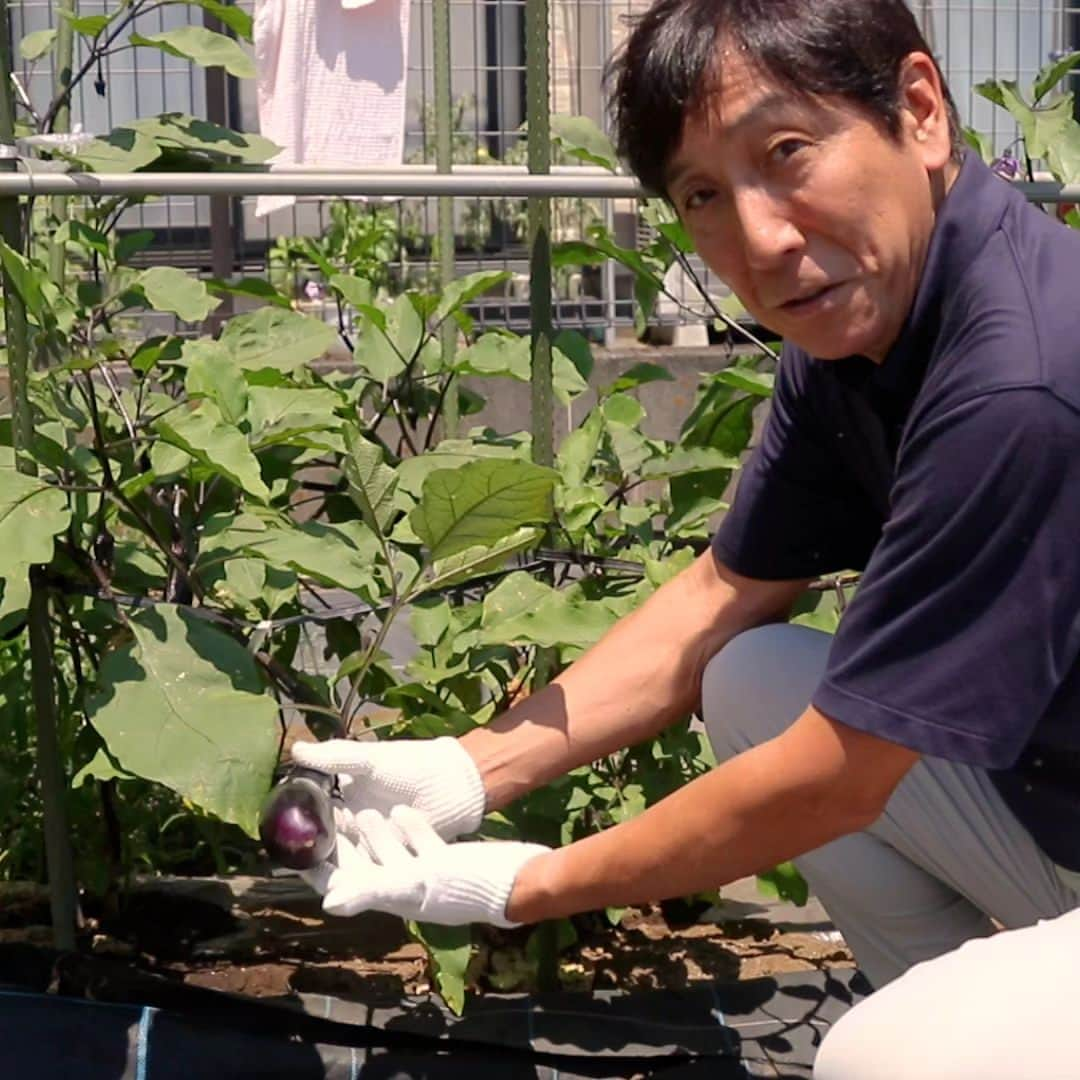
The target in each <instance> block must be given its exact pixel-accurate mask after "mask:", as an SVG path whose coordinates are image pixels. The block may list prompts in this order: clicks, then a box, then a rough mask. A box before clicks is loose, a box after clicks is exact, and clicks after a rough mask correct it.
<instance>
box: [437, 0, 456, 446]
mask: <svg viewBox="0 0 1080 1080" xmlns="http://www.w3.org/2000/svg"><path fill="white" fill-rule="evenodd" d="M432 22H433V26H432V30H433V35H432V36H433V38H434V50H435V169H436V171H437V172H440V173H449V172H450V171H451V168H452V165H453V134H454V133H453V125H454V111H453V103H452V100H451V95H450V0H435V5H434V7H433V9H432ZM438 249H439V252H438V254H439V282H440V284H441V285H442V287H443V288H444V289H445V288H446V286H447V285H449V284H450V282H451V281H453V280H454V274H455V272H456V271H455V265H454V199H453V196H450V195H440V196H439V239H438ZM440 344H441V346H442V362H443V366H444V367H446V366H448V365H449V364H450V363H452V361H453V359H454V353H455V351H456V348H457V328H456V326H455V324H454V320H453V319H447V320H446V322H444V323H443V325H442V327H441V329H440ZM459 422H460V416H459V409H458V385H457V379H456V378H453V377H451V379H450V385H449V386H448V387H447V390H446V397H445V400H444V401H443V410H442V425H443V434H444V435H445V437H446V438H448V439H453V438H456V437H457V433H458V425H459Z"/></svg>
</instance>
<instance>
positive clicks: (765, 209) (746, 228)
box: [735, 188, 803, 270]
mask: <svg viewBox="0 0 1080 1080" xmlns="http://www.w3.org/2000/svg"><path fill="white" fill-rule="evenodd" d="M735 211H736V214H737V215H738V219H739V231H740V234H741V237H742V246H743V255H744V258H745V259H746V262H747V265H748V266H749V267H750V268H751V269H753V270H767V269H771V268H772V267H774V266H775V265H776V264H777V262H779V261H782V260H783V259H784V258H785V257H786V256H788V255H790V254H792V253H793V252H797V251H799V250H801V249H802V246H803V234H802V232H800V230H799V228H798V226H796V225H795V223H794V222H793V221H792V220H791V216H790V214H789V213H788V210H787V207H786V206H785V205H784V204H783V203H782V202H780V201H778V200H777V199H775V198H773V197H772V196H771V195H770V194H769V193H768V192H766V191H761V190H760V189H757V188H747V189H744V190H742V191H740V192H738V193H737V194H736V197H735Z"/></svg>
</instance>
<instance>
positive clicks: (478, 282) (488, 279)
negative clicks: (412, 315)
mask: <svg viewBox="0 0 1080 1080" xmlns="http://www.w3.org/2000/svg"><path fill="white" fill-rule="evenodd" d="M511 276H512V275H511V273H510V271H509V270H480V271H478V272H477V273H475V274H468V275H467V276H465V277H463V278H458V279H457V281H451V282H450V284H449V285H447V286H446V288H445V289H443V294H442V296H441V297H440V298H439V305H438V307H436V308H435V314H434V315H433V316H432V317H433V318H434V320H435V321H436V322H442V321H443V320H444V319H446V318H448V317H449V316H450V315H452V314H453V313H454V312H455V311H457V310H458V309H459V308H462V307H464V306H465V305H466V304H467V303H469V301H470V300H475V299H476V298H477V297H478V296H482V295H483V294H484V293H486V292H488V291H489V290H491V289H494V288H495V286H496V285H501V284H502V283H503V282H504V281H509V280H510V277H511Z"/></svg>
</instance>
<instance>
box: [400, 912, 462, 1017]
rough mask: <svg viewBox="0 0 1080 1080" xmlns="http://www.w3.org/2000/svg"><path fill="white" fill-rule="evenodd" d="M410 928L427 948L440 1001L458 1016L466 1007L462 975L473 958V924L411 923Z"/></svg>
mask: <svg viewBox="0 0 1080 1080" xmlns="http://www.w3.org/2000/svg"><path fill="white" fill-rule="evenodd" d="M409 928H410V929H411V930H412V933H413V936H414V937H416V938H418V939H419V940H420V941H421V943H422V944H423V945H424V947H425V948H426V949H427V951H428V956H429V957H430V958H431V966H432V969H433V970H434V972H435V981H436V982H437V983H438V984H439V993H441V994H442V997H443V1000H444V1001H445V1002H446V1004H447V1006H448V1007H449V1008H450V1010H451V1011H452V1012H454V1013H456V1014H457V1015H458V1016H460V1015H461V1013H462V1011H463V1010H464V1008H465V987H466V979H465V976H466V972H467V971H468V967H469V960H470V958H471V957H472V927H471V926H438V925H436V924H435V923H416V922H412V923H409Z"/></svg>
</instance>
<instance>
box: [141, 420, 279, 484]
mask: <svg viewBox="0 0 1080 1080" xmlns="http://www.w3.org/2000/svg"><path fill="white" fill-rule="evenodd" d="M154 430H155V431H156V432H157V434H158V435H159V436H160V437H161V438H162V439H163V440H164V441H165V442H167V443H169V444H171V445H172V446H176V447H178V448H179V449H181V450H184V451H186V452H187V453H189V454H190V455H191V456H192V457H193V458H195V460H196V461H198V462H199V463H200V464H202V465H205V466H206V467H207V468H208V469H210V470H211V471H212V472H214V473H219V474H220V475H222V476H225V477H227V478H228V479H229V480H231V481H232V482H233V483H234V484H236V485H237V486H238V487H241V488H243V489H244V491H246V492H247V493H248V494H249V495H254V496H255V498H257V499H263V500H266V499H269V497H270V489H269V488H268V487H267V486H266V484H265V483H263V478H262V475H261V473H260V471H259V462H258V459H257V458H256V457H255V455H254V454H253V453H252V452H251V449H250V447H249V446H248V441H247V439H246V438H245V437H244V435H243V434H242V433H241V432H240V430H239V429H238V428H237V427H235V426H234V425H232V424H227V423H225V421H224V419H223V417H222V415H221V411H220V410H219V409H218V407H217V405H215V404H214V403H213V402H212V401H203V402H201V403H200V404H199V405H198V406H197V407H196V408H195V409H193V410H192V411H190V412H185V411H182V410H179V409H177V410H174V411H173V412H170V413H169V414H168V415H166V416H163V417H162V418H161V419H160V420H158V421H157V422H156V423H155V424H154Z"/></svg>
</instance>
